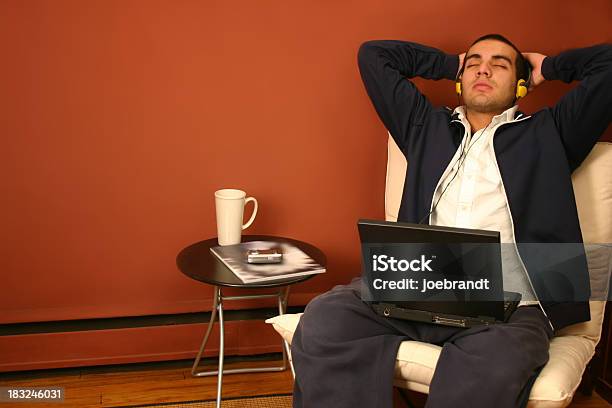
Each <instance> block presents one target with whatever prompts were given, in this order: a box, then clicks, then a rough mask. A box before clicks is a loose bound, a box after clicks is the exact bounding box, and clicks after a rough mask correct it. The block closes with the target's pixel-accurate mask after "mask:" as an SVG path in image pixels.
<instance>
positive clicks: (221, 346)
mask: <svg viewBox="0 0 612 408" xmlns="http://www.w3.org/2000/svg"><path fill="white" fill-rule="evenodd" d="M218 308H219V334H220V336H219V374H218V376H217V408H221V388H222V387H223V356H224V354H225V326H224V323H223V293H221V288H219V301H218Z"/></svg>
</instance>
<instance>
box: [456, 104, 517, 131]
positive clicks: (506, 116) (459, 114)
mask: <svg viewBox="0 0 612 408" xmlns="http://www.w3.org/2000/svg"><path fill="white" fill-rule="evenodd" d="M517 110H518V105H514V106H512V107H511V108H508V109H506V110H505V111H503V112H502V113H500V114H499V115H496V116H493V119H492V120H491V124H492V125H493V126H495V125H497V124H501V123H506V122H512V121H513V120H514V116H515V115H516V111H517ZM452 116H453V117H455V116H456V118H457V119H459V120H460V121H461V122H462V123H463V124H464V125H465V124H468V123H469V122H468V120H467V117H466V116H465V105H461V106H457V107H456V108H455V110H454V111H453V114H452Z"/></svg>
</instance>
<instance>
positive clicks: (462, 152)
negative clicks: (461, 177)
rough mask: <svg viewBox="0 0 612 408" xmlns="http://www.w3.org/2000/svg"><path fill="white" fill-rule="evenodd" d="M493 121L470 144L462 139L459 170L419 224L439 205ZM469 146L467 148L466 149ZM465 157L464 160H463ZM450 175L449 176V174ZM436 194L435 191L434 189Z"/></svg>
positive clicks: (458, 160)
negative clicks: (466, 144)
mask: <svg viewBox="0 0 612 408" xmlns="http://www.w3.org/2000/svg"><path fill="white" fill-rule="evenodd" d="M491 123H493V120H491V122H489V124H488V125H487V126H485V128H484V129H483V130H482V132H481V133H480V134H479V135H478V137H477V138H476V139H474V141H473V142H471V143H470V145H469V146H465V147H464V146H463V142H464V141H466V140H465V139H466V138H465V137H464V138H463V140H462V141H461V154H460V155H459V158H458V159H457V162H458V165H457V171H455V174H454V175H453V178H452V179H450V181H449V182H448V183H447V184H446V187H444V190H442V193H440V197H438V200H437V201H436V203H435V204H434V206H433V208H432V209H431V211H429V212H428V213H427V214H426V215H425V216H424V217H423V218H422V219H421V221H419V224H421V223H422V222H423V221H424V220H425V218H427V217H429V216H430V215H431V214H432V213H433V212H434V211H435V210H436V207H438V203H439V202H440V200H441V199H442V197H443V196H444V193H445V192H446V190H447V189H448V186H450V185H451V183H452V182H453V180H455V177H457V174H459V171H461V166H462V165H463V163H464V162H465V160H466V159H467V155H468V153H469V152H470V150H471V149H472V147H474V145H475V144H476V142H477V141H478V139H480V137H481V136H482V135H484V134H485V132H486V130H487V128H488V127H489V125H491ZM466 147H467V150H466V149H465V148H466ZM464 152H465V155H464ZM462 157H463V160H462ZM447 177H448V176H447ZM434 194H435V191H434Z"/></svg>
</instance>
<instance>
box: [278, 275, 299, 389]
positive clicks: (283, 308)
mask: <svg viewBox="0 0 612 408" xmlns="http://www.w3.org/2000/svg"><path fill="white" fill-rule="evenodd" d="M288 301H289V286H285V287H284V288H282V289H281V292H280V293H279V296H278V309H279V310H278V312H279V314H281V315H283V314H285V313H286V312H287V303H288ZM287 359H288V360H289V367H290V368H291V374H292V375H293V379H294V380H295V369H294V368H293V360H292V359H291V347H290V345H289V343H288V342H287V341H286V340H285V339H283V367H287Z"/></svg>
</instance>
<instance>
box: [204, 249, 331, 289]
mask: <svg viewBox="0 0 612 408" xmlns="http://www.w3.org/2000/svg"><path fill="white" fill-rule="evenodd" d="M275 247H276V248H281V249H282V252H283V260H282V262H280V263H271V264H251V263H247V252H248V251H249V250H251V249H271V248H275ZM210 252H212V253H213V254H214V255H215V256H216V257H217V258H219V259H220V260H221V261H222V262H223V263H224V264H225V265H226V266H227V267H228V268H229V269H230V270H231V271H232V272H233V273H234V274H235V275H236V276H237V277H238V278H239V279H240V280H241V281H242V282H244V283H257V282H266V281H273V280H280V279H287V278H294V277H296V276H303V275H313V274H317V273H323V272H325V268H324V267H323V266H321V265H319V264H318V263H317V262H316V261H315V260H314V259H312V258H311V257H310V256H308V255H307V254H305V253H304V251H302V250H301V249H299V248H297V247H296V246H295V245H291V244H290V243H287V242H275V241H251V242H243V243H240V244H236V245H223V246H216V247H212V248H210Z"/></svg>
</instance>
